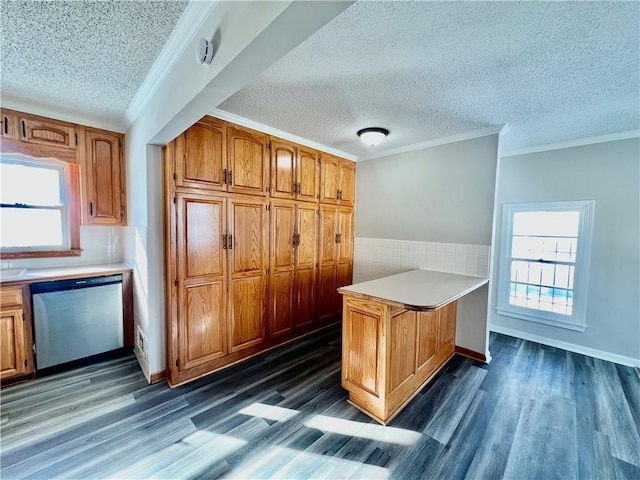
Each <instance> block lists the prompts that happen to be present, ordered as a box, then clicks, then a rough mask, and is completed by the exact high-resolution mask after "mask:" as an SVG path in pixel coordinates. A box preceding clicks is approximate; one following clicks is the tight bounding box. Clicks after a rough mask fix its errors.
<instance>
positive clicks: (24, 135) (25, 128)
mask: <svg viewBox="0 0 640 480" xmlns="http://www.w3.org/2000/svg"><path fill="white" fill-rule="evenodd" d="M22 136H23V137H24V138H27V126H26V125H25V123H24V120H22Z"/></svg>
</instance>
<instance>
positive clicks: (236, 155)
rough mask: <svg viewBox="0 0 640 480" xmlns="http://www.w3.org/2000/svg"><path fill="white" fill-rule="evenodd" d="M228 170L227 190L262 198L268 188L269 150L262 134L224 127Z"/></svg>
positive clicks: (265, 138) (265, 137)
mask: <svg viewBox="0 0 640 480" xmlns="http://www.w3.org/2000/svg"><path fill="white" fill-rule="evenodd" d="M227 138H228V145H229V146H228V149H229V150H228V155H229V167H228V168H229V170H228V173H227V183H228V191H229V192H233V193H244V194H249V195H258V196H265V195H266V194H267V187H268V186H269V151H268V149H267V143H268V141H267V139H268V137H267V136H266V135H265V134H262V133H259V132H254V131H253V130H246V129H239V128H235V127H232V126H229V127H228V128H227Z"/></svg>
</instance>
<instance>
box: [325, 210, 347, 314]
mask: <svg viewBox="0 0 640 480" xmlns="http://www.w3.org/2000/svg"><path fill="white" fill-rule="evenodd" d="M353 234H354V232H353V210H352V209H350V208H345V207H331V206H327V205H320V244H319V246H320V252H319V264H320V272H319V286H318V308H319V309H320V310H319V314H318V316H319V320H320V321H329V320H331V319H333V318H334V317H335V316H336V315H339V314H340V313H341V312H342V297H341V295H339V294H338V293H337V290H336V289H337V288H340V287H343V286H345V285H350V284H351V282H352V278H353Z"/></svg>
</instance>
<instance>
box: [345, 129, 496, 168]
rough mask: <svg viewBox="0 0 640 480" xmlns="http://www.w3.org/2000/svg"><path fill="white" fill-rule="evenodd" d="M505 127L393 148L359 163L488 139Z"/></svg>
mask: <svg viewBox="0 0 640 480" xmlns="http://www.w3.org/2000/svg"><path fill="white" fill-rule="evenodd" d="M503 128H505V125H504V124H502V125H496V126H495V127H489V128H483V129H481V130H475V131H473V132H467V133H460V134H458V135H451V136H449V137H442V138H434V139H433V140H427V141H426V142H420V143H414V144H412V145H407V146H405V147H398V148H392V149H389V150H383V151H381V152H377V153H374V154H372V155H367V156H364V157H358V161H359V162H362V161H365V160H373V159H374V158H380V157H388V156H390V155H397V154H399V153H407V152H413V151H416V150H422V149H423V148H430V147H436V146H438V145H445V144H447V143H455V142H463V141H465V140H471V139H473V138H479V137H486V136H487V135H495V134H498V133H500V132H501V131H502V129H503Z"/></svg>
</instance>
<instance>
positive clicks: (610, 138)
mask: <svg viewBox="0 0 640 480" xmlns="http://www.w3.org/2000/svg"><path fill="white" fill-rule="evenodd" d="M638 137H640V130H630V131H628V132H620V133H612V134H609V135H600V136H597V137H587V138H579V139H576V140H569V141H567V142H558V143H548V144H545V145H535V146H532V147H525V148H518V149H515V150H509V151H506V152H504V153H502V154H500V156H501V157H513V156H516V155H526V154H528V153H537V152H547V151H549V150H559V149H561V148H572V147H581V146H583V145H593V144H595V143H605V142H614V141H616V140H628V139H630V138H638Z"/></svg>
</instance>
